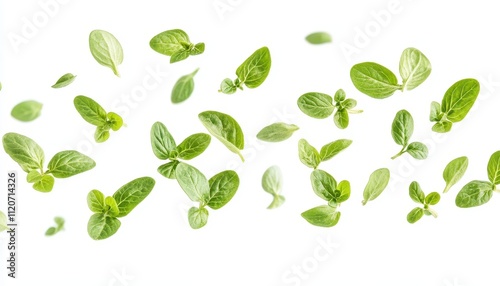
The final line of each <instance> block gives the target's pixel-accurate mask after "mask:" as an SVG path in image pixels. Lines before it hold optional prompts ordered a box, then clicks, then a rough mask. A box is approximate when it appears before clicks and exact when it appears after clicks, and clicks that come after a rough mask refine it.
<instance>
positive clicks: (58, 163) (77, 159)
mask: <svg viewBox="0 0 500 286" xmlns="http://www.w3.org/2000/svg"><path fill="white" fill-rule="evenodd" d="M95 165H96V163H95V161H94V160H92V158H90V157H88V156H85V155H84V154H82V153H80V152H78V151H74V150H68V151H61V152H59V153H57V154H55V155H54V157H52V159H51V160H50V162H49V165H48V169H49V170H48V171H47V172H48V173H50V174H52V175H53V176H54V177H56V178H68V177H71V176H74V175H76V174H80V173H82V172H85V171H88V170H90V169H92V168H94V167H95Z"/></svg>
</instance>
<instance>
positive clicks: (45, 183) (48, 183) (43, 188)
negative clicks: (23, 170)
mask: <svg viewBox="0 0 500 286" xmlns="http://www.w3.org/2000/svg"><path fill="white" fill-rule="evenodd" d="M53 187H54V177H52V176H51V175H48V174H44V175H42V177H41V178H40V180H39V181H37V182H35V183H34V184H33V189H35V190H37V191H39V192H42V193H48V192H50V191H52V188H53Z"/></svg>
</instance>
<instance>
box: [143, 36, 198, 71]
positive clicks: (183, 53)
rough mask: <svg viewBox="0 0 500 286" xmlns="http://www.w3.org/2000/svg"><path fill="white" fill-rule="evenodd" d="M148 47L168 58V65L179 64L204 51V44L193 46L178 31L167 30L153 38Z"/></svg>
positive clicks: (187, 38)
mask: <svg viewBox="0 0 500 286" xmlns="http://www.w3.org/2000/svg"><path fill="white" fill-rule="evenodd" d="M149 46H150V47H151V48H152V49H153V50H154V51H156V52H158V53H160V54H162V55H166V56H170V63H171V64H172V63H175V62H179V61H182V60H185V59H187V58H188V57H189V56H196V55H200V54H202V53H203V52H204V51H205V44H204V43H198V44H196V45H195V44H193V43H191V42H190V41H189V36H188V35H187V34H186V32H184V31H183V30H180V29H173V30H167V31H164V32H161V33H159V34H158V35H156V36H154V37H153V38H152V39H151V40H150V41H149Z"/></svg>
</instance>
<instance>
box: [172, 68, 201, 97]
mask: <svg viewBox="0 0 500 286" xmlns="http://www.w3.org/2000/svg"><path fill="white" fill-rule="evenodd" d="M198 70H199V68H198V69H196V70H195V71H194V72H192V73H190V74H187V75H183V76H181V77H180V78H179V79H178V80H177V81H176V82H175V84H174V87H173V88H172V95H171V100H172V103H181V102H183V101H185V100H186V99H188V98H189V97H190V96H191V94H192V93H193V90H194V76H195V75H196V73H197V72H198Z"/></svg>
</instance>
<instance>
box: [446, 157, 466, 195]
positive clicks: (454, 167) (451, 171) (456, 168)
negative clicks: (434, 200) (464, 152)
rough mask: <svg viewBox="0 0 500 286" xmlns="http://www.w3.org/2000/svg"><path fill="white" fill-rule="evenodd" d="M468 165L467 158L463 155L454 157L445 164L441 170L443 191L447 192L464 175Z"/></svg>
mask: <svg viewBox="0 0 500 286" xmlns="http://www.w3.org/2000/svg"><path fill="white" fill-rule="evenodd" d="M468 166H469V159H467V157H465V156H463V157H459V158H456V159H454V160H452V161H451V162H450V163H448V165H446V167H445V168H444V171H443V179H444V181H445V182H446V187H445V188H444V191H443V193H446V192H448V190H449V189H450V188H451V187H453V185H455V184H456V183H457V182H458V181H459V180H460V179H461V178H462V177H463V176H464V174H465V171H467V167H468Z"/></svg>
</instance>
